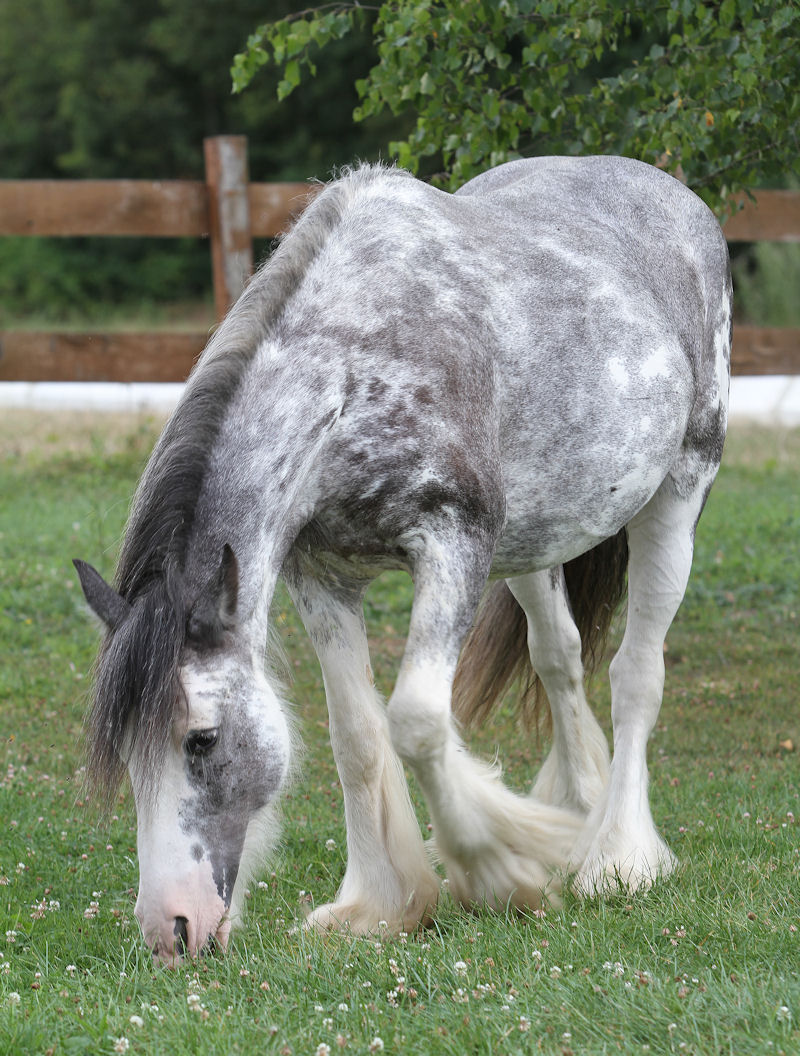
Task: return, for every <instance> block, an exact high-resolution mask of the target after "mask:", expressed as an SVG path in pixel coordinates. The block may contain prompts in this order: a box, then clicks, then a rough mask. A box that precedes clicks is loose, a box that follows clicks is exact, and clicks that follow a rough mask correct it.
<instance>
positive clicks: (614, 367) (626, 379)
mask: <svg viewBox="0 0 800 1056" xmlns="http://www.w3.org/2000/svg"><path fill="white" fill-rule="evenodd" d="M608 371H609V374H610V375H611V377H612V379H613V381H614V383H615V384H616V386H617V388H618V389H619V390H620V391H622V392H624V391H625V390H626V389H627V388H628V386H629V385H630V380H631V376H630V374H629V373H628V368H627V367H626V366H625V364H624V362H623V361H622V360H621V359H620V358H619V356H612V357H611V358H610V359H609V361H608Z"/></svg>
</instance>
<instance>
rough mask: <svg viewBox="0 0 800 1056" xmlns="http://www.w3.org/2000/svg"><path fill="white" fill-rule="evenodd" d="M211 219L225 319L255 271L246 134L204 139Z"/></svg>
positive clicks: (219, 308)
mask: <svg viewBox="0 0 800 1056" xmlns="http://www.w3.org/2000/svg"><path fill="white" fill-rule="evenodd" d="M203 150H204V153H205V163H206V187H207V189H208V220H209V236H210V238H211V261H212V268H213V273H214V307H215V310H216V313H217V319H218V320H219V319H222V317H223V316H224V315H225V313H226V312H227V311H228V309H229V308H230V306H231V305H232V304H233V302H234V301H235V300H236V298H237V297H238V296H239V294H240V293H241V292H242V290H243V289H244V286H245V283H246V282H247V280H248V278H249V277H250V275H251V273H252V270H253V236H252V230H251V226H250V203H249V197H248V184H249V176H248V171H247V137H246V136H212V137H209V138H208V139H205V140H204V141H203Z"/></svg>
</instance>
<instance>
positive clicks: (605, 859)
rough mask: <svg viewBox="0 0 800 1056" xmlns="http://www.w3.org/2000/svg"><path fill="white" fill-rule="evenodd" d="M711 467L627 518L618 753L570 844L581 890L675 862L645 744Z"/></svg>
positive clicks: (615, 696)
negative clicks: (654, 809)
mask: <svg viewBox="0 0 800 1056" xmlns="http://www.w3.org/2000/svg"><path fill="white" fill-rule="evenodd" d="M715 468H716V467H714V470H712V471H710V472H709V474H708V475H707V478H706V479H704V480H702V481H701V482H699V483H696V484H695V486H694V487H693V488H692V490H691V491H689V492H688V493H687V489H685V488H683V487H682V486H681V483H680V478H679V477H678V478H676V475H675V474H671V475H670V476H668V477H667V478H666V479H665V480H664V482H663V483H662V484H661V486H660V488H659V489H658V491H657V492H656V493H655V495H654V496H653V497H652V498H651V499H650V501H649V502H648V503H647V504H646V505H645V506H644V507H643V508H642V509H641V510H640V511H639V513H638V514H637V515H636V516H635V517H634V518H633V520H632V521H631V522H630V523H629V524H628V526H627V531H628V546H629V564H628V616H627V625H626V629H625V634H624V637H623V640H622V644H621V646H620V648H619V651H618V652H617V654H616V656H615V657H614V659H613V660H612V662H611V665H610V668H609V675H610V679H611V717H612V722H613V728H614V755H613V759H612V762H611V774H610V780H609V783H608V789H607V793H606V795H604V796H603V797H602V799H601V800H600V802H598V804H597V806H596V807H595V809H594V810H593V811H592V813H591V814H590V816H589V818H588V819H587V824H586V827H585V830H584V833H583V835H582V837H581V839H580V840H579V841H578V844H577V846H576V848H575V852H574V864H575V865H577V866H579V868H578V871H577V875H576V877H575V888H576V890H577V891H578V892H579V893H582V894H586V895H591V894H594V893H595V892H600V891H603V890H609V889H612V890H613V889H615V888H618V887H623V888H628V889H630V890H636V889H637V888H642V887H647V886H649V885H650V884H651V883H652V882H653V880H654V879H655V878H656V877H657V876H659V875H666V874H668V873H669V872H671V871H672V869H673V868H674V866H675V864H676V859H675V857H674V856H673V854H672V852H671V851H670V850H669V848H668V847H667V845H666V844H665V843H664V841H663V840H662V838H661V837H660V836H659V834H658V832H657V830H656V827H655V824H654V822H653V817H652V814H651V812H650V803H649V797H648V792H647V786H648V773H647V759H646V747H647V740H648V738H649V735H650V733H651V731H652V729H653V727H654V726H655V723H656V720H657V718H658V713H659V710H660V707H661V699H662V694H663V688H664V640H665V638H666V634H667V631H668V629H669V627H670V624H671V623H672V620H673V618H674V616H675V614H676V612H677V610H678V606H679V605H680V603H681V600H682V599H683V595H684V592H685V590H686V585H687V582H688V579H689V572H690V568H691V563H692V552H693V544H694V530H695V526H696V523H697V519H698V517H699V516H700V511H701V509H702V505H703V501H704V499H705V495H706V493H707V490H708V487H709V486H710V483H711V480H713V473H714V471H715Z"/></svg>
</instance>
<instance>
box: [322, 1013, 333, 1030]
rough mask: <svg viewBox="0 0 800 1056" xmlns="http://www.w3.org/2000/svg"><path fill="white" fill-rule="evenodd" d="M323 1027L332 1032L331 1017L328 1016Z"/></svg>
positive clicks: (323, 1022)
mask: <svg viewBox="0 0 800 1056" xmlns="http://www.w3.org/2000/svg"><path fill="white" fill-rule="evenodd" d="M322 1025H323V1027H324V1028H325V1029H326V1030H331V1029H332V1027H333V1020H332V1019H331V1018H330V1016H328V1017H326V1018H325V1019H323V1021H322Z"/></svg>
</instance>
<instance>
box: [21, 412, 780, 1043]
mask: <svg viewBox="0 0 800 1056" xmlns="http://www.w3.org/2000/svg"><path fill="white" fill-rule="evenodd" d="M152 438H153V423H148V422H144V423H142V422H139V421H136V420H134V419H119V418H114V419H103V418H99V417H98V418H95V419H90V418H88V417H87V418H84V417H81V418H79V419H76V420H68V419H65V418H60V419H53V418H35V417H33V416H31V415H30V413H16V412H11V413H9V414H7V415H6V416H5V417H4V419H3V421H2V423H1V424H0V451H1V452H2V455H3V458H2V464H1V465H0V569H1V573H0V641H1V642H2V665H1V666H0V736H2V746H3V749H2V750H3V753H4V758H3V759H2V760H0V1054H12V1053H13V1054H15V1056H16V1054H46V1053H59V1054H60V1053H64V1054H70V1053H75V1054H79V1053H113V1052H115V1051H124V1050H125V1048H126V1042H127V1046H128V1049H127V1051H129V1052H131V1053H147V1054H148V1056H158V1054H174V1053H189V1052H191V1053H195V1052H196V1053H228V1052H230V1053H256V1052H258V1053H267V1054H272V1053H275V1054H289V1053H291V1054H298V1056H299V1054H305V1053H310V1054H312V1056H313V1054H316V1053H320V1054H322V1056H324V1054H326V1053H327V1052H328V1049H329V1050H330V1052H331V1053H336V1052H338V1051H339V1050H340V1049H343V1050H344V1051H345V1052H351V1053H367V1052H370V1051H380V1050H381V1046H382V1047H383V1051H385V1052H397V1053H411V1054H417V1053H418V1054H425V1056H427V1054H433V1056H439V1054H442V1056H444V1054H453V1056H455V1054H461V1053H478V1054H482V1053H486V1054H489V1053H493V1054H509V1056H512V1054H517V1053H539V1052H544V1053H553V1054H559V1056H569V1054H570V1053H574V1054H576V1056H577V1054H584V1053H588V1054H595V1053H597V1054H600V1053H616V1052H626V1053H627V1052H636V1053H638V1052H650V1053H701V1054H705V1053H735V1054H737V1056H739V1054H747V1053H759V1054H763V1053H766V1052H775V1053H780V1052H784V1053H794V1052H797V1051H798V1048H800V1030H798V1026H797V1020H798V1017H800V978H798V964H800V956H799V954H800V930H799V929H800V915H799V914H798V906H797V891H798V872H800V842H799V841H798V820H796V818H795V815H796V816H797V819H800V801H799V800H798V788H799V787H800V772H799V770H798V764H797V749H798V746H800V719H798V708H797V688H796V677H797V676H796V672H797V661H796V653H797V642H798V613H800V596H799V595H800V574H799V573H800V495H799V494H798V489H797V479H798V472H799V471H800V433H797V432H783V433H779V432H777V431H775V432H772V431H766V430H763V431H758V430H754V429H747V430H744V429H739V430H734V431H733V433H732V435H731V437H730V441H729V445H728V448H727V452H726V458H725V464H724V466H723V469H722V471H721V474H720V478H719V481H718V483H717V485H716V487H715V489H714V491H712V494H711V497H710V499H709V503H708V507H707V509H706V512H705V514H704V517H703V520H702V521H701V524H700V528H699V530H698V537H697V554H696V561H695V570H694V574H693V579H692V582H691V586H690V589H689V592H688V594H687V598H686V601H685V603H684V606H683V608H682V609H681V612H680V613H679V616H678V619H677V620H676V622H675V625H674V627H673V629H672V631H671V633H670V637H669V642H668V651H667V654H666V659H667V666H668V671H667V686H666V694H665V701H664V707H663V710H662V713H661V718H660V722H659V725H658V727H657V729H656V731H655V733H654V735H653V738H652V742H651V747H650V762H651V794H652V802H653V810H654V814H655V816H656V820H657V823H658V824H659V826H660V828H661V830H662V831H663V833H664V834H665V836H666V838H667V840H668V841H669V843H670V845H671V846H672V847H673V849H674V850H675V851H676V853H677V854H678V855H679V857H680V860H681V866H680V868H679V870H678V871H677V872H676V873H675V874H674V876H673V877H671V878H670V879H669V880H667V881H664V882H662V883H660V884H659V885H657V886H656V888H655V889H654V890H653V891H652V892H650V894H648V895H647V897H636V898H631V899H626V898H624V897H622V898H612V899H607V900H593V901H588V902H579V901H577V900H575V899H573V898H571V897H568V898H567V900H566V904H565V906H564V908H563V909H561V910H558V911H552V910H551V911H548V912H547V914H546V915H545V916H544V917H536V916H529V917H526V918H523V919H519V918H516V917H513V918H512V917H506V916H504V915H503V914H498V915H492V914H489V913H478V914H475V915H471V914H467V913H465V912H463V911H461V910H460V909H458V908H457V907H455V906H454V905H453V904H452V903H451V902H450V900H449V899H448V897H447V896H446V895H445V896H444V897H443V899H442V903H441V906H440V909H439V911H438V913H437V916H436V923H435V925H434V927H432V928H431V929H429V930H427V931H425V932H421V933H419V934H416V935H410V936H405V937H400V938H399V939H393V938H389V937H387V936H381V935H379V936H376V937H374V938H371V939H353V938H346V937H344V938H338V939H333V940H329V941H327V942H325V941H322V940H320V939H319V938H316V937H314V936H311V935H307V934H305V933H303V932H302V930H298V925H299V924H300V923H301V922H302V919H303V916H304V914H305V912H306V910H307V908H308V906H309V905H312V904H315V903H318V902H321V901H327V900H329V899H330V898H331V897H332V896H333V894H334V892H335V890H336V887H337V884H338V882H339V879H340V877H341V875H342V871H343V867H344V861H343V848H344V828H343V819H342V803H341V792H340V789H339V785H338V782H337V778H336V772H335V769H334V767H333V763H332V759H331V755H330V748H329V745H328V739H327V733H326V713H325V705H324V698H323V693H322V684H321V677H320V674H319V668H318V666H317V664H316V662H315V660H314V658H313V655H312V654H311V652H310V649H309V646H308V644H307V642H306V640H305V638H304V635H303V632H302V630H301V628H300V627H299V625H298V621H297V617H296V615H295V614H294V611H293V610H292V609H291V607H290V605H289V602H288V601H287V599H286V598H285V596H283V595H281V596H279V598H278V599H277V602H276V614H277V619H278V624H279V626H280V627H281V630H282V633H283V635H284V638H285V640H286V644H287V648H288V651H289V655H290V659H291V663H292V666H293V668H294V673H295V676H296V678H295V685H294V688H293V692H292V697H293V699H294V700H295V701H296V702H297V705H296V706H297V710H298V715H299V718H300V721H301V725H302V728H303V732H304V739H305V742H306V745H307V755H306V760H305V765H304V768H303V774H302V776H301V778H300V779H299V780H298V782H297V783H296V785H295V786H294V787H293V789H292V790H291V792H290V793H289V795H288V796H287V799H286V805H285V833H284V841H283V845H282V848H281V851H280V854H279V857H278V859H277V860H276V861H274V862H272V863H270V864H269V865H267V867H266V869H265V871H264V873H263V874H262V875H261V876H260V877H257V878H256V879H255V880H254V882H253V883H252V885H251V896H250V898H249V900H248V912H247V915H246V919H245V922H244V926H243V927H242V928H241V929H240V930H239V931H238V932H237V933H236V936H235V938H234V940H233V943H232V948H231V950H230V951H229V954H228V955H227V956H226V957H214V958H209V959H204V960H202V961H200V962H198V963H196V964H195V963H190V964H188V965H186V966H184V967H183V968H182V969H181V970H179V971H169V970H166V969H162V968H154V967H153V965H152V963H151V960H150V957H149V955H148V954H147V952H146V951H145V949H144V948H143V944H142V942H141V939H140V936H139V934H138V928H137V925H136V922H135V920H134V918H133V902H134V898H135V888H136V883H137V867H136V850H135V843H136V829H135V819H134V816H133V813H132V808H131V805H130V802H129V799H128V798H127V797H123V798H121V799H120V801H119V803H118V805H117V812H116V814H114V815H113V816H112V818H111V819H110V820H109V821H108V822H107V823H104V824H102V825H101V824H100V823H99V822H98V820H97V818H96V817H95V815H94V814H93V812H92V810H91V809H90V808H89V807H87V806H86V805H85V804H84V803H83V801H82V799H81V769H80V767H81V755H80V727H81V713H82V709H83V706H84V701H85V693H86V688H87V672H88V671H89V668H90V665H91V661H92V656H93V652H94V648H95V645H96V638H95V632H94V630H93V628H92V626H91V625H90V624H89V623H88V621H87V619H86V617H85V613H84V611H83V607H82V605H81V603H80V597H79V591H78V589H77V584H76V581H75V577H74V575H73V572H72V568H71V565H70V558H72V557H73V556H82V557H85V558H87V559H89V560H91V561H92V562H93V563H95V564H97V565H98V567H99V568H100V569H101V571H103V572H105V573H109V574H110V572H111V570H112V568H113V560H114V555H115V552H116V547H117V542H118V539H119V534H120V531H121V528H122V525H123V523H124V519H125V514H126V509H127V503H128V501H129V498H130V494H131V491H132V488H133V486H134V483H135V480H136V478H137V475H138V473H139V472H140V470H141V467H142V464H143V461H144V459H145V457H146V454H147V451H148V450H149V447H150V444H151V443H152ZM410 598H411V595H410V589H409V584H408V581H407V579H406V578H405V577H402V576H387V577H385V578H384V579H383V580H381V581H380V582H379V583H378V584H376V586H375V587H374V588H373V590H372V591H371V593H370V595H369V601H368V618H369V626H370V631H371V636H372V639H373V652H374V653H375V659H376V675H377V678H378V681H379V684H380V685H381V686H382V688H383V689H384V690H387V689H388V688H389V686H390V685H391V679H392V676H393V671H394V668H395V665H396V662H397V660H398V657H399V655H400V652H401V649H402V634H403V630H404V627H405V623H406V620H407V613H408V607H409V604H410ZM618 633H619V631H618V629H617V634H618ZM590 690H591V699H592V700H593V702H594V703H595V705H596V709H597V712H598V715H599V716H600V719H601V721H602V722H603V724H604V726H605V728H606V729H608V728H609V699H608V689H607V683H606V680H605V678H604V675H603V674H602V673H601V674H599V675H598V676H597V677H595V679H594V680H593V681H592V684H591V687H590ZM474 743H475V745H476V747H477V748H478V749H479V750H480V751H482V752H484V753H493V752H494V751H495V750H496V749H499V752H500V757H501V759H502V760H503V762H504V764H505V771H506V776H507V780H508V781H509V782H510V783H511V784H512V785H513V786H514V787H515V788H524V787H526V786H527V785H528V784H529V783H530V781H531V779H532V775H533V774H534V773H535V770H536V767H537V765H538V763H539V762H540V760H541V755H542V746H541V745H537V744H536V742H535V739H533V740H531V739H526V738H524V737H522V736H521V735H520V731H519V730H518V729H517V727H516V725H515V720H514V717H513V713H512V712H511V711H510V710H509V711H503V712H501V714H500V715H499V717H498V719H497V721H496V723H494V724H493V725H492V727H491V729H488V730H484V731H482V732H481V734H480V735H479V736H477V737H476V738H475V742H474ZM420 818H421V821H422V823H423V824H425V823H426V820H427V819H426V818H425V814H424V809H423V808H422V806H421V805H420ZM273 870H274V871H273ZM122 1039H124V1040H122ZM326 1046H327V1047H328V1048H326Z"/></svg>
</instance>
